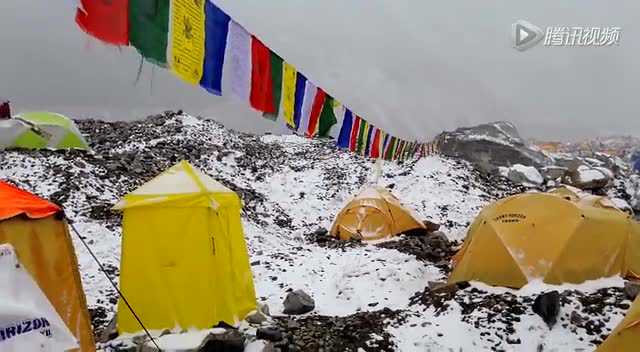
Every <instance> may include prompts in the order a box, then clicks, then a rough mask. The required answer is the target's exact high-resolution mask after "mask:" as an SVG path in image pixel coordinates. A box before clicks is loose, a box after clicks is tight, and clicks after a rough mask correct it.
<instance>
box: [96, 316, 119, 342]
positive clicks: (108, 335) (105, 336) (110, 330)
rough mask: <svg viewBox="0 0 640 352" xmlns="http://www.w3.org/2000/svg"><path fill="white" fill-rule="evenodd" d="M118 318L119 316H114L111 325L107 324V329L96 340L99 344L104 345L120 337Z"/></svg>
mask: <svg viewBox="0 0 640 352" xmlns="http://www.w3.org/2000/svg"><path fill="white" fill-rule="evenodd" d="M117 318H118V316H117V315H114V316H113V318H112V319H111V321H110V322H109V324H107V326H105V328H104V329H103V330H102V331H101V332H100V335H99V336H98V338H97V339H96V340H97V342H103V343H104V342H107V341H110V340H113V339H115V338H116V337H117V336H118V330H117V324H118V321H117Z"/></svg>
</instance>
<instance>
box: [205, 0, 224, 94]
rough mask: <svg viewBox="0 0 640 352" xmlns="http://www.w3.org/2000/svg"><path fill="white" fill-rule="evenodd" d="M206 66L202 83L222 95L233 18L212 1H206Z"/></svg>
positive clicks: (209, 90) (209, 89) (206, 87)
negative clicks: (223, 75)
mask: <svg viewBox="0 0 640 352" xmlns="http://www.w3.org/2000/svg"><path fill="white" fill-rule="evenodd" d="M204 6H205V8H204V12H205V40H204V48H205V49H204V51H205V55H204V67H203V71H202V79H201V80H200V85H201V86H202V88H204V89H206V90H207V91H208V92H209V93H211V94H215V95H222V68H223V67H224V53H225V50H226V49H227V35H228V34H229V21H230V20H231V18H230V17H229V15H227V14H226V13H224V12H223V11H222V10H220V8H218V7H217V6H216V5H214V4H213V2H211V1H205V5H204Z"/></svg>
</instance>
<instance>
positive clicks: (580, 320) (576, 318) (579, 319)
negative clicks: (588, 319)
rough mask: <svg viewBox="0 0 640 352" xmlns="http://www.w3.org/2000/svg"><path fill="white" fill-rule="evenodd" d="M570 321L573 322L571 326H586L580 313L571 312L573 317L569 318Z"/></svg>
mask: <svg viewBox="0 0 640 352" xmlns="http://www.w3.org/2000/svg"><path fill="white" fill-rule="evenodd" d="M569 321H571V324H573V325H577V326H581V325H582V324H584V321H585V318H584V317H583V316H582V315H580V314H579V313H578V312H576V311H573V312H571V317H570V318H569Z"/></svg>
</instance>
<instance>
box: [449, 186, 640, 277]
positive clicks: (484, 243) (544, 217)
mask: <svg viewBox="0 0 640 352" xmlns="http://www.w3.org/2000/svg"><path fill="white" fill-rule="evenodd" d="M639 273H640V224H638V223H637V222H635V221H633V220H632V219H631V218H630V217H629V216H628V214H626V213H624V212H622V211H621V210H618V209H617V208H615V206H614V205H613V204H612V203H611V202H610V201H608V200H607V199H605V198H602V197H596V196H587V197H585V196H583V195H581V194H578V193H576V192H574V191H572V190H570V189H559V190H557V191H555V192H550V193H525V194H520V195H516V196H512V197H508V198H505V199H502V200H499V201H497V202H495V203H493V204H490V205H489V206H487V207H486V208H485V209H484V210H482V212H480V214H479V215H478V217H477V218H476V219H475V221H474V222H473V223H472V224H471V227H470V228H469V232H468V234H467V238H466V239H465V242H464V245H463V246H462V249H461V250H460V251H459V252H458V253H457V254H456V256H455V257H454V269H453V272H452V273H451V276H450V278H449V281H450V282H459V281H471V280H477V281H482V282H484V283H487V284H490V285H496V286H507V287H515V288H519V287H522V286H524V285H526V284H527V282H529V280H531V279H536V278H540V279H543V281H544V282H547V283H551V284H560V283H564V282H570V283H580V282H584V281H586V280H592V279H598V278H602V277H609V276H613V275H621V276H634V277H635V276H637V275H638V274H639Z"/></svg>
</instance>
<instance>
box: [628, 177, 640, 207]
mask: <svg viewBox="0 0 640 352" xmlns="http://www.w3.org/2000/svg"><path fill="white" fill-rule="evenodd" d="M625 188H626V189H625V191H626V193H627V194H628V195H629V205H631V208H633V209H634V210H636V211H640V175H631V176H630V177H629V179H628V180H627V182H626V184H625Z"/></svg>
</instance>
